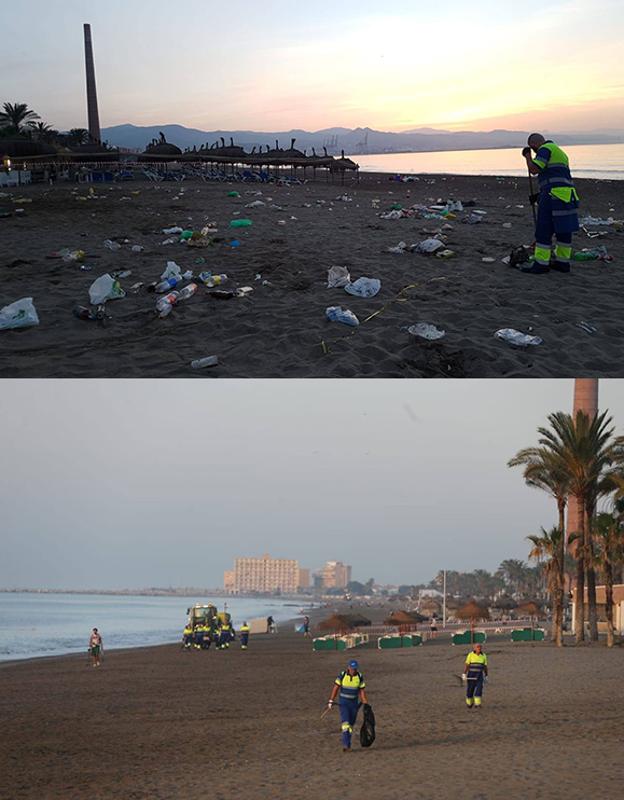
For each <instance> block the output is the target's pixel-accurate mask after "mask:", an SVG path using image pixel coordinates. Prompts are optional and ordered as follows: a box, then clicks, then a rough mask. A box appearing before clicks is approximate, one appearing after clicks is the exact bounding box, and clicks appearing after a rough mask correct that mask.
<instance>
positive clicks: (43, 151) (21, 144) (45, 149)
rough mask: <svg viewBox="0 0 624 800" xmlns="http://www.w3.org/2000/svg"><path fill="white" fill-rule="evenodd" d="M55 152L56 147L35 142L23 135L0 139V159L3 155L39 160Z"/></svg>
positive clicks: (53, 154)
mask: <svg viewBox="0 0 624 800" xmlns="http://www.w3.org/2000/svg"><path fill="white" fill-rule="evenodd" d="M56 152H57V151H56V148H54V147H52V146H51V145H49V144H45V142H35V141H33V140H32V139H28V138H26V137H23V136H8V137H7V138H6V139H0V160H2V158H4V157H5V156H8V157H9V158H20V159H21V158H24V159H27V160H30V159H33V158H36V159H39V160H41V159H42V158H49V157H50V156H55V155H56Z"/></svg>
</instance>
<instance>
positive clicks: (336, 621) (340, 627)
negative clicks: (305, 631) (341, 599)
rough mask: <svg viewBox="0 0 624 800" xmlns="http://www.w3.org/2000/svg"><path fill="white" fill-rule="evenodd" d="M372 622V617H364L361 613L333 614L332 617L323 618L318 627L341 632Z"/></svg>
mask: <svg viewBox="0 0 624 800" xmlns="http://www.w3.org/2000/svg"><path fill="white" fill-rule="evenodd" d="M370 624H371V621H370V619H367V618H366V617H362V616H361V615H360V614H332V615H331V617H327V619H324V620H321V622H319V624H318V628H319V630H321V631H332V632H334V633H339V632H342V631H352V630H353V629H354V628H360V627H362V626H365V625H370Z"/></svg>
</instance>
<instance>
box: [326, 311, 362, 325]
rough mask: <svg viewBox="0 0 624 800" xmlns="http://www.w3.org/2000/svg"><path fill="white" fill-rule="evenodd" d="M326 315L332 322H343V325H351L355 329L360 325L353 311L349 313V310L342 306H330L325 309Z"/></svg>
mask: <svg viewBox="0 0 624 800" xmlns="http://www.w3.org/2000/svg"><path fill="white" fill-rule="evenodd" d="M325 315H326V316H327V319H328V320H329V321H330V322H341V323H342V324H343V325H350V326H351V327H353V328H356V327H357V326H358V325H359V324H360V321H359V319H358V318H357V317H356V316H355V314H354V313H353V311H349V309H348V308H345V309H343V308H342V307H341V306H329V307H328V308H326V309H325Z"/></svg>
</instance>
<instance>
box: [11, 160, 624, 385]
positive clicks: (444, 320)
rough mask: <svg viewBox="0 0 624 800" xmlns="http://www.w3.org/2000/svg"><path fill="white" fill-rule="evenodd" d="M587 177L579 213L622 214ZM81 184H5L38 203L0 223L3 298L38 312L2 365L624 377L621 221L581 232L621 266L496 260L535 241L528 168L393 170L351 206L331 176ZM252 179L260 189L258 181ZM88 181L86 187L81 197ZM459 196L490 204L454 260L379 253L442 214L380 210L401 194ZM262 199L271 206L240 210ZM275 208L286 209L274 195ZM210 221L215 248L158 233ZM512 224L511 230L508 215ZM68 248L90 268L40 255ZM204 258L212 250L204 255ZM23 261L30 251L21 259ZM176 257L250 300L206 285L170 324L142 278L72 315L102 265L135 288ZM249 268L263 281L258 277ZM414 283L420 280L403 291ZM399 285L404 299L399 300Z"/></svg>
mask: <svg viewBox="0 0 624 800" xmlns="http://www.w3.org/2000/svg"><path fill="white" fill-rule="evenodd" d="M578 186H579V191H580V193H581V196H582V200H583V206H582V211H583V213H591V214H593V215H595V216H601V217H604V216H613V217H615V218H616V219H617V218H622V217H624V203H623V202H622V196H623V195H622V193H623V191H624V183H623V182H618V181H579V182H578ZM233 188H234V189H237V190H239V191H240V192H242V196H241V197H240V198H239V199H233V198H229V197H227V193H228V191H230V190H231V189H233ZM180 189H182V190H183V193H182V194H179V191H180ZM73 190H75V187H74V186H71V185H58V186H57V187H55V188H54V189H53V190H50V189H49V187H32V188H26V189H24V190H21V191H12V192H11V194H12V196H13V197H14V198H15V197H18V196H20V195H22V196H25V197H27V198H32V200H33V202H32V203H30V204H27V205H25V206H24V209H25V214H24V215H22V216H21V217H20V216H13V217H11V218H8V219H2V220H0V242H1V246H0V274H1V275H2V280H1V281H0V306H4V305H6V304H8V303H9V302H13V301H14V300H16V299H18V298H20V297H24V296H32V297H34V300H35V304H36V307H37V309H38V312H39V316H40V318H41V324H40V326H39V327H37V328H32V329H28V330H24V331H17V332H12V331H11V332H0V376H2V377H52V376H54V377H210V378H215V377H333V378H338V377H343V378H345V377H442V376H444V377H503V376H505V377H520V376H525V377H578V376H602V377H619V376H621V375H622V374H624V368H623V367H622V357H621V354H622V344H623V343H624V322H623V319H622V299H621V298H622V295H623V290H624V266H623V265H624V233H617V232H613V229H607V228H603V229H602V230H610V231H611V232H610V233H609V235H608V236H606V237H604V238H601V239H593V240H589V239H588V238H587V237H586V236H585V235H584V234H579V235H578V236H577V237H576V239H575V243H576V245H577V246H578V247H579V248H582V247H589V246H593V245H595V244H596V243H598V244H606V246H607V247H608V248H609V250H610V252H611V253H612V254H613V255H614V256H615V257H616V260H615V262H613V263H612V264H602V263H593V262H590V263H582V264H576V265H575V266H574V268H573V273H572V274H571V275H569V276H566V275H560V274H557V273H553V274H549V275H546V276H530V275H524V274H520V273H519V272H517V271H516V270H512V269H510V268H508V267H506V266H505V265H503V264H502V263H501V259H502V258H503V256H505V255H507V254H508V253H509V251H510V249H511V248H512V246H515V245H519V244H524V243H531V242H532V241H533V230H532V219H531V213H530V208H529V206H528V203H527V199H526V196H527V182H526V180H523V179H517V178H504V179H497V178H475V177H452V176H449V177H440V176H437V177H435V176H432V177H430V178H421V179H420V180H419V181H418V182H416V183H410V184H397V183H390V182H389V181H388V176H380V175H371V174H363V175H362V180H361V182H360V184H359V185H357V184H348V185H346V186H345V189H344V192H345V193H347V194H348V195H349V196H350V197H352V198H353V200H352V202H335V198H336V197H338V196H339V195H340V194H341V193H342V191H343V189H341V187H340V185H339V184H335V185H333V186H332V185H331V184H326V183H324V182H322V181H320V182H318V183H308V184H307V185H304V186H293V187H281V186H272V185H269V186H264V187H258V186H253V185H248V184H237V185H233V186H231V185H228V184H200V183H191V182H185V183H183V184H169V183H167V184H160V185H159V186H158V187H154V186H153V185H151V184H147V183H145V182H136V183H128V184H123V185H115V186H113V187H109V186H106V187H101V186H99V185H95V186H94V191H95V193H96V195H98V196H99V195H102V196H104V197H105V198H106V199H95V200H88V201H78V200H77V199H76V197H75V195H72V191H73ZM258 190H261V191H262V192H263V194H262V196H256V195H255V194H251V193H252V192H255V191H258ZM87 191H88V189H87V187H85V186H81V187H79V188H78V192H79V194H82V195H83V196H84V195H86V193H87ZM133 191H138V192H139V194H138V195H132V194H131V192H133ZM408 193H409V194H408ZM122 197H128V198H130V199H128V200H124V201H122V199H121V198H122ZM176 197H178V198H179V199H174V198H176ZM449 197H455V198H458V199H460V200H464V201H465V200H470V199H472V198H474V199H476V201H477V204H478V208H481V209H483V210H485V211H487V212H488V215H487V220H488V221H487V223H484V224H481V225H474V226H472V225H465V224H461V222H460V219H457V220H455V221H454V222H453V225H454V227H453V230H452V231H450V232H449V233H448V242H447V246H448V247H449V248H451V249H452V250H454V251H456V253H457V258H455V259H453V260H449V261H442V260H440V259H436V258H434V257H427V256H423V255H415V254H406V255H402V256H401V255H392V254H389V253H387V252H386V250H387V248H388V247H390V246H393V245H396V244H397V243H398V242H399V241H401V240H403V241H406V242H407V243H408V244H411V243H412V242H418V241H421V240H422V239H424V238H426V237H427V234H426V233H424V232H423V229H434V228H436V227H439V226H440V223H439V222H437V221H435V220H432V221H424V220H412V219H402V220H397V221H392V220H381V219H380V218H379V217H378V213H379V210H382V209H387V208H389V207H390V205H391V204H393V203H396V202H400V203H402V204H404V205H411V204H413V203H430V202H431V201H436V200H438V199H443V200H446V199H447V198H449ZM257 199H261V200H263V201H265V202H266V205H265V206H263V207H260V208H254V209H246V208H245V205H246V204H247V203H249V202H252V201H254V200H257ZM375 199H378V200H380V201H381V202H380V208H379V209H377V208H374V207H373V204H372V201H373V200H375ZM317 201H325V202H324V203H320V202H317ZM275 204H278V205H279V206H281V208H282V210H277V209H274V208H271V205H275ZM305 204H309V205H310V207H306V205H305ZM517 205H524V208H523V209H520V208H517V207H516V206H517ZM0 207H2V208H7V207H12V204H11V198H7V197H5V198H0ZM610 209H614V210H613V211H611V210H610ZM235 211H239V212H240V215H241V216H243V217H249V218H250V219H252V221H253V227H251V228H247V229H243V230H241V231H232V230H231V229H230V228H229V227H228V226H229V222H230V220H231V219H234V218H235V217H234V215H233V212H235ZM293 216H294V217H296V218H297V219H296V220H293V219H291V217H293ZM460 218H461V215H460ZM280 220H282V221H284V222H285V224H283V225H280V224H279V221H280ZM207 221H216V222H217V223H218V227H219V236H221V237H223V241H222V242H221V243H218V244H216V245H215V246H213V247H210V248H208V249H204V250H192V249H190V248H186V247H184V246H183V245H179V244H175V245H166V246H163V245H162V242H163V240H164V239H165V238H166V236H164V235H163V234H162V233H161V232H160V231H161V229H162V228H164V227H166V226H170V225H176V224H177V225H180V226H181V227H184V228H186V227H195V228H200V227H201V226H202V225H203V224H204V223H206V222H207ZM506 222H510V223H511V224H512V227H511V228H510V229H509V228H504V227H503V223H506ZM233 233H234V234H237V235H238V239H239V240H240V242H241V245H240V247H238V248H236V249H232V248H231V247H229V240H230V238H231V236H232V234H233ZM115 237H118V238H120V239H124V238H127V239H128V240H129V242H128V244H124V246H123V249H122V250H121V251H119V252H110V251H109V250H106V249H105V248H104V247H103V241H104V240H105V239H108V238H115ZM133 244H139V245H142V246H143V247H145V250H144V252H142V253H141V254H138V255H135V254H133V253H131V252H130V247H131V245H133ZM62 247H69V248H72V249H76V248H81V249H84V250H86V251H87V253H88V258H87V260H86V263H87V264H88V265H89V266H92V267H93V269H92V271H90V272H81V271H80V269H79V266H78V265H76V264H65V263H64V262H63V261H60V260H49V259H47V258H46V256H47V255H49V254H50V253H52V252H54V251H57V250H59V249H60V248H62ZM198 256H201V257H204V258H205V259H206V261H207V263H206V264H205V265H201V266H198V265H196V264H195V263H194V262H195V259H196V258H197V257H198ZM484 256H493V257H494V258H495V259H496V261H495V263H493V264H487V263H483V261H482V258H483V257H484ZM20 259H21V260H23V261H26V262H28V263H17V262H18V260H20ZM168 259H173V260H175V261H176V262H177V263H178V264H180V266H181V267H183V268H184V269H187V268H190V269H194V270H195V272H198V271H200V270H201V269H211V270H212V271H213V272H218V273H221V272H225V273H227V274H228V275H229V276H230V278H231V281H230V283H229V284H228V285H229V286H232V287H242V286H252V287H253V288H254V291H253V293H252V294H251V295H250V296H248V297H246V298H244V299H239V298H237V299H234V300H230V301H223V300H221V301H219V300H215V299H214V298H211V297H210V296H209V295H208V293H207V292H206V290H205V289H203V288H202V289H201V290H200V292H198V294H197V295H196V296H195V297H193V298H192V299H191V300H189V301H188V302H186V303H185V304H184V305H181V306H179V307H178V308H176V309H174V312H173V313H172V314H171V315H170V317H168V318H167V319H165V320H160V319H156V318H155V317H154V314H153V308H154V302H155V297H154V295H153V294H149V293H147V292H146V291H145V290H141V291H139V293H138V294H129V295H128V296H127V297H126V298H125V299H123V300H119V301H115V302H112V303H110V304H109V313H110V315H111V316H112V319H111V320H110V321H109V323H108V324H107V326H106V327H101V326H100V325H99V324H97V323H90V322H84V321H81V320H77V319H75V318H74V317H73V316H72V308H73V306H74V305H75V304H76V303H83V304H85V303H87V302H88V295H87V290H88V287H89V286H90V284H91V283H92V281H93V280H94V279H95V278H96V277H97V276H98V275H100V274H103V273H105V272H107V271H113V270H122V269H131V270H132V275H131V276H130V277H129V278H127V279H124V280H122V285H123V286H124V287H125V288H126V289H127V288H129V287H130V286H131V285H132V284H134V283H135V282H138V281H143V282H144V283H145V284H147V283H150V282H151V281H153V280H156V279H157V278H158V277H159V276H160V274H161V272H162V271H163V269H164V267H165V264H166V261H167V260H168ZM332 265H347V266H348V267H349V268H350V271H351V275H352V278H353V279H355V278H357V277H360V276H367V277H378V278H380V279H381V282H382V289H381V292H380V294H379V295H378V296H377V297H375V298H373V299H369V300H365V299H361V298H353V297H350V296H349V295H347V294H346V293H345V292H344V291H343V290H342V289H332V290H329V289H327V288H326V277H327V270H328V268H329V267H331V266H332ZM257 275H262V280H267V281H269V282H270V285H263V284H262V281H260V280H259V281H257V280H256V276H257ZM405 287H412V288H409V289H406V290H405V291H404V292H403V293H402V294H401V292H402V290H404V289H405ZM399 297H400V298H401V300H403V301H404V302H397V299H398V298H399ZM329 305H343V306H345V307H349V308H351V309H352V310H353V311H354V312H355V313H356V314H357V316H358V317H359V318H360V320H361V321H364V320H366V319H367V318H368V317H370V316H371V315H372V314H374V313H375V312H377V311H379V310H380V309H384V310H383V312H382V313H381V314H377V315H376V316H374V317H373V318H372V319H369V320H368V321H367V322H366V323H365V324H362V325H361V326H360V328H359V329H357V330H356V332H355V333H353V329H350V328H345V327H344V326H341V325H338V324H335V323H334V324H331V323H328V322H326V319H325V309H326V307H327V306H329ZM416 322H430V323H433V324H435V325H437V326H438V327H440V328H443V329H445V330H446V332H447V334H446V338H445V339H443V340H442V341H441V342H440V343H433V344H430V343H424V342H423V341H422V340H417V339H415V338H413V337H411V336H410V335H408V334H407V332H406V331H405V328H406V327H407V326H409V325H412V324H414V323H416ZM581 322H590V323H593V324H594V325H595V326H596V327H597V328H598V330H597V332H596V333H594V334H589V333H587V332H585V331H584V330H582V329H581V328H579V327H578V325H579V323H581ZM505 327H513V328H517V329H520V330H522V331H524V332H529V330H531V332H532V333H534V334H536V335H539V336H541V337H542V338H543V339H544V344H543V345H541V346H540V347H537V348H531V349H529V350H518V349H513V348H511V347H509V346H508V345H506V344H505V343H503V342H500V341H497V340H495V339H494V332H495V331H496V330H498V329H500V328H505ZM323 341H325V343H326V348H325V350H324V348H323V347H322V345H321V343H322V342H323ZM326 351H327V352H326ZM213 354H216V355H217V356H218V357H219V358H220V360H221V364H220V366H218V367H216V368H214V369H210V370H205V371H202V372H200V373H197V372H194V371H193V370H191V369H190V362H191V361H192V360H193V359H196V358H201V357H203V356H208V355H213Z"/></svg>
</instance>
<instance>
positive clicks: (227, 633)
mask: <svg viewBox="0 0 624 800" xmlns="http://www.w3.org/2000/svg"><path fill="white" fill-rule="evenodd" d="M232 638H233V637H232V625H231V624H230V622H229V621H228V620H227V619H224V620H223V622H222V623H221V625H219V650H227V648H228V647H229V646H230V639H232Z"/></svg>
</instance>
